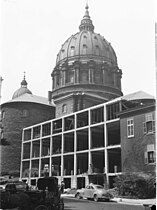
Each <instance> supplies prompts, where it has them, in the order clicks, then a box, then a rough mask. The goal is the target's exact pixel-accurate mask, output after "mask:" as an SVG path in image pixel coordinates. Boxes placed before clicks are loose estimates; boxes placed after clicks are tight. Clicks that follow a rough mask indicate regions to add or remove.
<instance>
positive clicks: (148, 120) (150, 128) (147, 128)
mask: <svg viewBox="0 0 157 210" xmlns="http://www.w3.org/2000/svg"><path fill="white" fill-rule="evenodd" d="M143 132H144V134H149V133H154V132H155V120H154V119H153V114H152V113H148V114H146V115H145V122H144V123H143Z"/></svg>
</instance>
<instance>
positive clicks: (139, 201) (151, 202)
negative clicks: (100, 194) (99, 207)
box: [112, 198, 156, 205]
mask: <svg viewBox="0 0 157 210" xmlns="http://www.w3.org/2000/svg"><path fill="white" fill-rule="evenodd" d="M112 200H113V201H116V202H118V203H120V202H121V203H128V204H139V205H156V198H152V199H127V198H113V199H112Z"/></svg>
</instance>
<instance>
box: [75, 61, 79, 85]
mask: <svg viewBox="0 0 157 210" xmlns="http://www.w3.org/2000/svg"><path fill="white" fill-rule="evenodd" d="M79 68H80V65H79V63H78V62H75V63H74V69H75V81H74V82H75V83H76V84H77V83H79Z"/></svg>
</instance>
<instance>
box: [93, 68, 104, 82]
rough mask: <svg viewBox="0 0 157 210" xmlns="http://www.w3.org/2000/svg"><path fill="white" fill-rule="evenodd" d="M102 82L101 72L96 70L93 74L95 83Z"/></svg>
mask: <svg viewBox="0 0 157 210" xmlns="http://www.w3.org/2000/svg"><path fill="white" fill-rule="evenodd" d="M102 80H103V75H102V72H101V71H100V70H96V72H95V74H94V81H95V83H97V84H102Z"/></svg>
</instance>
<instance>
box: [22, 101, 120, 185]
mask: <svg viewBox="0 0 157 210" xmlns="http://www.w3.org/2000/svg"><path fill="white" fill-rule="evenodd" d="M119 111H121V101H120V100H113V101H110V102H106V103H104V104H100V105H97V106H93V107H91V108H88V109H84V110H82V111H78V112H75V113H73V114H69V115H66V116H64V117H61V118H57V119H53V120H49V121H46V122H43V123H40V124H36V125H33V126H30V127H27V128H24V129H23V135H22V153H21V172H20V177H21V178H22V179H23V180H26V179H27V180H28V182H29V183H31V184H35V183H36V180H37V179H38V178H39V177H42V176H44V170H47V171H48V172H49V176H57V177H58V179H59V181H60V182H61V181H63V180H64V182H65V187H66V188H68V187H69V188H81V187H84V186H85V185H86V184H88V183H89V182H95V183H97V184H102V185H107V186H108V185H110V187H112V184H113V178H114V177H115V176H116V175H117V174H119V173H121V170H122V169H121V143H120V120H119V118H117V115H116V113H118V112H119Z"/></svg>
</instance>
